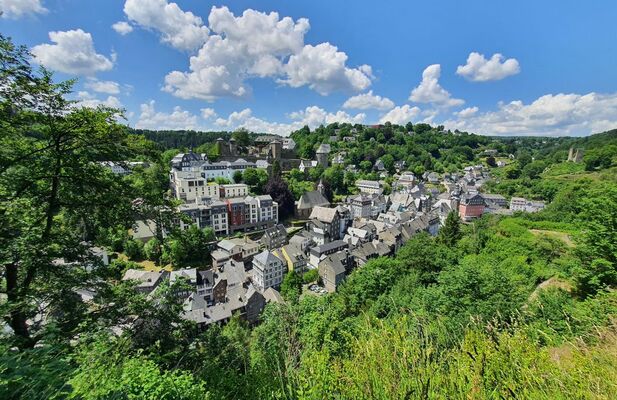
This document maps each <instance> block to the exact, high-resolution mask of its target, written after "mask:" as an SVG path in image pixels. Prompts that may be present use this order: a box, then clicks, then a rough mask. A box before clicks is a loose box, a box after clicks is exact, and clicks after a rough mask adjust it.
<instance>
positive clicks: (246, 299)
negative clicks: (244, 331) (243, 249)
mask: <svg viewBox="0 0 617 400" xmlns="http://www.w3.org/2000/svg"><path fill="white" fill-rule="evenodd" d="M242 269H244V267H242ZM265 305H266V299H265V297H264V296H263V294H261V293H260V292H259V291H257V290H255V287H254V286H253V285H252V284H251V283H247V284H246V285H242V284H240V285H233V286H229V287H228V288H226V290H225V296H224V297H223V298H222V299H221V300H220V301H215V302H214V303H209V302H208V301H207V300H206V299H204V298H203V297H201V296H198V295H197V294H195V293H193V294H192V295H191V296H189V297H188V298H187V299H186V300H185V302H184V304H183V313H182V318H183V319H185V320H188V321H191V322H193V323H195V324H196V325H197V328H198V329H200V330H204V329H206V328H207V327H208V326H210V325H212V324H218V325H222V324H225V323H227V322H229V320H230V319H231V318H232V317H233V316H234V315H238V316H239V317H240V318H241V319H242V320H245V321H247V322H248V324H249V325H255V324H256V323H257V322H258V321H259V315H260V313H261V311H263V309H264V307H265Z"/></svg>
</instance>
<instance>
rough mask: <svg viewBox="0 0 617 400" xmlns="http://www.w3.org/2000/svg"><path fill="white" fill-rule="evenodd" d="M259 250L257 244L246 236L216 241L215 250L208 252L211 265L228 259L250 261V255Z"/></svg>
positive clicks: (215, 266) (219, 263) (217, 265)
mask: <svg viewBox="0 0 617 400" xmlns="http://www.w3.org/2000/svg"><path fill="white" fill-rule="evenodd" d="M258 252H259V244H258V243H257V242H255V241H254V240H251V239H250V238H249V237H248V236H245V237H243V238H232V239H223V240H221V241H219V242H218V243H217V248H216V250H214V251H212V252H211V253H210V256H211V257H212V267H213V268H218V267H219V266H221V265H223V264H225V263H227V262H228V261H229V260H234V261H241V262H250V260H251V259H252V257H253V256H254V255H255V254H257V253H258Z"/></svg>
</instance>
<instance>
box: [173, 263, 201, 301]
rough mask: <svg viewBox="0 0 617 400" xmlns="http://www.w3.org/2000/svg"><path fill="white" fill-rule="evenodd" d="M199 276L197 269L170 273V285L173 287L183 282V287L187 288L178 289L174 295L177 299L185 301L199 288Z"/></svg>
mask: <svg viewBox="0 0 617 400" xmlns="http://www.w3.org/2000/svg"><path fill="white" fill-rule="evenodd" d="M197 275H198V274H197V269H196V268H186V269H180V270H177V271H171V272H170V273H169V285H170V286H173V285H176V284H179V282H183V283H184V285H183V286H185V287H183V288H177V289H176V290H175V292H174V293H175V295H176V296H177V297H179V298H182V299H185V298H186V297H187V296H188V295H189V294H190V293H192V292H193V291H194V290H195V288H196V287H197Z"/></svg>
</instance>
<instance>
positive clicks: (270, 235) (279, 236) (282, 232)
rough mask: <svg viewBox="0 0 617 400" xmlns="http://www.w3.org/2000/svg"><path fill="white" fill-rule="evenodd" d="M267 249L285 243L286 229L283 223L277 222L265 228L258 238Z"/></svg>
mask: <svg viewBox="0 0 617 400" xmlns="http://www.w3.org/2000/svg"><path fill="white" fill-rule="evenodd" d="M259 241H260V242H261V244H262V245H263V246H266V248H267V249H268V250H272V249H276V248H279V247H282V246H284V245H286V244H287V229H285V226H283V224H278V225H275V226H273V227H272V228H268V229H266V231H265V232H264V234H263V236H262V237H261V239H260V240H259Z"/></svg>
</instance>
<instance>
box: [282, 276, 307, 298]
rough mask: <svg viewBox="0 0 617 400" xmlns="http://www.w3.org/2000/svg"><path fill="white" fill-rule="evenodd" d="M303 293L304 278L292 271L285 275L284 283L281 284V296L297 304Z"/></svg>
mask: <svg viewBox="0 0 617 400" xmlns="http://www.w3.org/2000/svg"><path fill="white" fill-rule="evenodd" d="M301 292H302V277H301V276H300V275H298V274H297V273H295V272H294V271H290V272H288V273H286V274H285V277H284V278H283V283H281V295H282V296H283V298H284V299H285V300H287V301H290V302H292V303H297V302H298V299H299V298H300V293H301Z"/></svg>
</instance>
